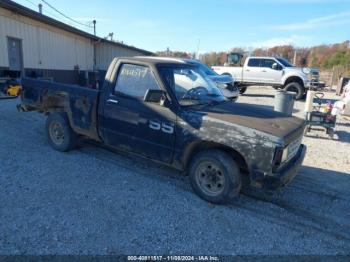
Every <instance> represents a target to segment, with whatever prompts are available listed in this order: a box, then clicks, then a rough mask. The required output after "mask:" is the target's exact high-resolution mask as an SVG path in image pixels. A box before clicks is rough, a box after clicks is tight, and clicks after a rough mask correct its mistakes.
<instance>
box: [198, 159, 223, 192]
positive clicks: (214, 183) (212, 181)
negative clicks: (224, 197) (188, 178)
mask: <svg viewBox="0 0 350 262" xmlns="http://www.w3.org/2000/svg"><path fill="white" fill-rule="evenodd" d="M195 177H196V182H197V185H198V186H199V188H200V189H201V190H202V191H203V192H204V193H205V194H207V195H210V196H217V195H220V194H221V193H222V192H223V191H224V186H225V176H224V171H223V170H222V169H221V168H220V167H219V166H218V165H216V164H215V163H213V162H211V161H204V162H202V163H201V164H200V165H199V166H198V168H197V170H196V174H195Z"/></svg>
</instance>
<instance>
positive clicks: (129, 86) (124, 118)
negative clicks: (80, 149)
mask: <svg viewBox="0 0 350 262" xmlns="http://www.w3.org/2000/svg"><path fill="white" fill-rule="evenodd" d="M149 89H150V90H159V89H160V85H159V82H158V80H157V78H156V77H155V74H154V73H153V71H152V69H151V68H150V67H148V66H144V65H136V64H121V65H120V67H119V73H118V76H117V79H116V82H115V86H114V90H113V92H111V93H110V95H109V97H108V99H107V101H106V104H105V108H104V115H103V117H104V119H103V127H104V138H105V142H106V143H107V144H108V145H110V146H113V147H116V148H119V149H123V150H125V151H131V152H134V153H138V154H141V155H144V156H146V157H150V158H153V159H157V160H160V161H162V162H167V163H170V162H171V161H172V157H173V150H174V143H175V120H176V116H175V114H174V113H173V112H172V111H171V109H170V108H168V107H165V106H162V105H160V104H159V103H158V104H156V103H150V102H144V96H145V94H146V92H147V90H149Z"/></svg>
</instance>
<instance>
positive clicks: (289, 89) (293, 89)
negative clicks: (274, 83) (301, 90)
mask: <svg viewBox="0 0 350 262" xmlns="http://www.w3.org/2000/svg"><path fill="white" fill-rule="evenodd" d="M287 91H288V92H292V93H295V94H296V95H298V88H297V87H296V86H294V85H292V86H290V87H288V89H287Z"/></svg>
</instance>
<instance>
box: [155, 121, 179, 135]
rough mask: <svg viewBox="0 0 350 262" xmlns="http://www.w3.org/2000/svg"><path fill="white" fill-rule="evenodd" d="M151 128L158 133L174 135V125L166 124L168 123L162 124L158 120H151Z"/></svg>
mask: <svg viewBox="0 0 350 262" xmlns="http://www.w3.org/2000/svg"><path fill="white" fill-rule="evenodd" d="M149 128H151V129H153V130H157V131H162V132H164V133H167V134H172V133H174V124H172V123H166V122H161V121H158V120H150V121H149Z"/></svg>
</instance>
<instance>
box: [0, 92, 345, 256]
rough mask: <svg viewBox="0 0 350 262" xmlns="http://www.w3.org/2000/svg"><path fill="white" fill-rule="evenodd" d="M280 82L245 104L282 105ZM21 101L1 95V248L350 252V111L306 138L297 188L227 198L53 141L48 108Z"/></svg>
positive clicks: (122, 159) (95, 150)
mask: <svg viewBox="0 0 350 262" xmlns="http://www.w3.org/2000/svg"><path fill="white" fill-rule="evenodd" d="M274 92H275V91H274V90H273V89H269V88H250V89H249V90H248V91H247V94H246V95H244V96H242V97H240V99H239V102H240V103H257V104H262V105H264V106H266V105H273V95H274ZM259 94H263V95H259ZM330 96H332V94H330ZM17 102H18V101H15V100H3V101H0V109H1V110H0V141H1V145H0V161H1V162H0V163H1V164H0V189H1V190H0V254H7V255H8V254H31V255H39V254H94V255H97V254H99V255H104V254H129V255H134V254H147V255H156V254H181V255H184V254H197V255H203V254H206V255H210V254H211V255H228V254H240V255H244V254H296V255H299V254H331V255H334V254H348V255H349V254H350V251H349V250H350V191H349V188H350V175H349V172H350V159H349V143H350V135H349V134H350V121H349V120H346V119H343V120H341V121H340V122H339V126H338V130H337V137H336V139H335V140H330V139H328V138H327V136H325V135H324V132H321V131H315V132H313V133H311V134H310V137H306V138H305V139H304V143H305V144H306V145H307V146H308V154H307V157H306V160H305V163H304V166H303V167H302V169H301V171H300V174H299V175H298V176H297V177H296V178H295V180H294V181H293V182H292V183H291V184H290V185H289V186H288V187H286V188H283V189H281V190H279V191H276V192H274V193H268V192H261V191H257V190H251V191H250V192H246V193H245V194H244V195H241V196H240V197H239V198H238V199H237V200H235V201H234V202H233V203H232V204H230V205H226V206H215V205H212V204H208V203H207V202H205V201H203V200H201V199H200V198H198V197H197V196H196V195H195V194H194V193H193V192H192V190H191V188H190V186H189V181H188V179H187V178H186V177H183V176H181V175H180V174H179V173H178V172H176V171H174V170H171V169H169V168H166V167H163V166H160V165H158V164H154V163H150V162H147V161H146V160H144V159H140V158H135V157H128V156H125V155H121V154H115V153H112V152H110V151H107V150H105V149H103V148H101V147H98V146H95V145H91V144H89V143H84V144H83V145H81V147H79V148H78V149H77V150H75V151H72V152H69V153H59V152H56V151H54V150H52V149H51V148H50V147H49V145H48V144H47V142H46V139H45V134H44V123H45V118H44V117H43V116H42V115H40V114H37V113H18V112H17V111H16V108H15V105H16V103H17ZM295 113H296V114H297V115H302V113H303V103H302V102H297V104H296V110H295ZM311 136H312V137H311ZM345 153H347V156H346V155H345Z"/></svg>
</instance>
